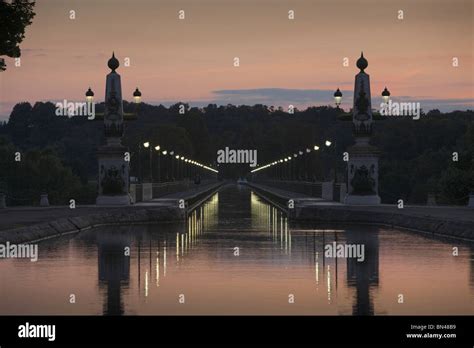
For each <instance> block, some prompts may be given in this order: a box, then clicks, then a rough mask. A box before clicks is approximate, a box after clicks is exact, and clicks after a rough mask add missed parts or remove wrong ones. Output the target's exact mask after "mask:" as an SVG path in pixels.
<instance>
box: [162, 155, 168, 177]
mask: <svg viewBox="0 0 474 348" xmlns="http://www.w3.org/2000/svg"><path fill="white" fill-rule="evenodd" d="M161 153H162V155H163V156H166V154H167V153H168V151H166V150H163V151H162V152H161ZM163 160H164V161H165V173H164V174H165V180H168V166H167V165H166V157H165V158H164V159H163Z"/></svg>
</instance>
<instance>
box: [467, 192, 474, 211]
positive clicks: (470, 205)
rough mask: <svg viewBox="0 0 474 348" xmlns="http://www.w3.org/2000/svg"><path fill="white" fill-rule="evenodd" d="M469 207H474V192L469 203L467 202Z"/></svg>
mask: <svg viewBox="0 0 474 348" xmlns="http://www.w3.org/2000/svg"><path fill="white" fill-rule="evenodd" d="M467 206H468V207H469V208H474V192H471V193H470V194H469V203H467Z"/></svg>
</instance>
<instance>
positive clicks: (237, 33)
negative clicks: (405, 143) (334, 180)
mask: <svg viewBox="0 0 474 348" xmlns="http://www.w3.org/2000/svg"><path fill="white" fill-rule="evenodd" d="M71 10H74V11H75V12H76V18H75V19H74V20H72V19H70V18H69V16H70V11H71ZM179 10H184V11H185V16H186V18H185V19H184V20H180V19H178V11H179ZM289 10H294V11H295V19H294V20H289V19H288V11H289ZM399 10H403V11H404V19H403V20H399V19H398V18H397V16H398V11H399ZM35 12H36V16H35V18H34V19H33V24H32V25H31V26H29V27H28V28H27V31H26V38H25V40H24V41H23V42H22V44H21V46H20V47H21V48H22V57H21V66H20V67H15V65H14V61H13V59H11V58H7V59H6V63H7V65H8V67H7V71H5V72H1V73H0V93H1V94H0V119H7V118H8V116H9V114H10V111H11V108H12V106H13V105H14V104H16V103H17V102H21V101H29V102H31V103H34V102H35V101H46V100H51V101H58V100H63V99H67V100H69V101H83V99H84V93H85V91H86V90H87V88H88V87H89V86H90V87H91V88H92V89H93V90H94V92H95V94H96V100H97V101H101V100H103V96H104V91H105V75H106V74H107V73H108V72H109V71H110V70H109V69H108V68H107V60H108V58H109V57H110V56H111V53H112V51H115V54H116V56H117V58H118V59H119V60H120V63H121V66H120V68H119V69H118V73H120V74H121V75H122V84H123V86H122V88H123V95H124V96H125V98H126V99H127V98H128V99H130V96H131V94H132V93H133V90H134V89H135V87H136V86H138V87H139V88H140V89H141V91H142V93H143V101H144V102H147V103H151V104H159V103H166V104H168V103H172V102H176V101H183V102H189V103H191V104H194V105H203V104H207V103H222V104H227V103H233V104H255V103H265V104H267V105H281V106H284V107H287V106H288V104H294V105H296V106H299V107H306V106H309V105H327V104H332V103H333V100H332V93H333V92H334V90H335V89H336V88H337V87H339V88H341V90H342V91H343V93H344V105H343V106H346V107H347V106H349V104H351V103H352V100H351V91H352V89H353V83H354V75H355V74H356V73H357V68H356V67H355V61H356V60H357V58H358V57H359V56H360V52H361V51H362V50H363V51H364V55H365V56H366V58H367V59H368V61H369V67H368V69H367V70H366V72H367V73H369V74H370V76H371V83H372V86H371V87H372V97H373V98H374V97H379V96H380V93H381V91H382V90H383V88H384V87H385V86H387V88H388V89H389V90H390V92H391V93H392V96H393V98H394V99H395V100H400V101H419V102H421V107H422V108H423V109H426V110H429V109H431V108H439V109H441V110H453V109H461V110H465V109H468V108H470V109H472V108H474V92H473V80H474V77H473V61H474V60H473V31H474V29H473V18H474V14H473V1H472V0H443V1H440V0H406V1H389V0H360V1H355V0H305V1H300V0H201V1H195V0H173V1H172V0H166V1H164V0H163V1H162V0H157V1H152V0H134V1H130V0H127V1H125V0H74V1H73V0H68V1H66V0H37V1H36V6H35ZM126 57H129V58H130V62H131V66H130V67H125V66H124V59H125V58H126ZM234 57H239V59H240V67H234V66H233V60H234ZM344 57H348V58H349V67H344V66H343V59H344ZM453 57H457V58H458V59H459V67H453V66H452V60H453ZM376 100H377V99H375V101H376ZM373 103H374V102H373ZM375 105H376V104H375Z"/></svg>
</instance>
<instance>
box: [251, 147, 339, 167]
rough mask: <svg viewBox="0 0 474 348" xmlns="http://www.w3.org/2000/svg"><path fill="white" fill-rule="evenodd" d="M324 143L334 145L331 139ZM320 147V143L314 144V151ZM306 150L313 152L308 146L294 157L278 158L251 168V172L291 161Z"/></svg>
mask: <svg viewBox="0 0 474 348" xmlns="http://www.w3.org/2000/svg"><path fill="white" fill-rule="evenodd" d="M324 145H325V146H326V147H329V146H331V145H332V142H331V141H329V140H326V141H325V142H324ZM319 149H320V147H319V146H318V145H314V147H313V150H314V151H319ZM305 152H306V153H310V152H311V149H310V148H307V149H306V150H305V151H298V152H296V153H294V154H293V157H292V156H288V157H284V158H281V159H278V160H276V161H274V162H271V163H268V164H265V165H264V166H261V167H258V168H256V169H254V170H251V171H250V172H251V173H255V172H258V171H259V170H262V169H265V168H268V167H271V166H275V165H277V164H280V163H285V162H288V161H291V160H292V159H293V158H296V157H298V156H302V155H303V154H304V153H305Z"/></svg>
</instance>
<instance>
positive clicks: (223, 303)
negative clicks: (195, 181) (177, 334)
mask: <svg viewBox="0 0 474 348" xmlns="http://www.w3.org/2000/svg"><path fill="white" fill-rule="evenodd" d="M332 242H336V243H347V244H364V245H365V261H364V262H358V261H357V260H356V259H354V258H352V259H338V258H328V257H326V256H325V250H324V246H325V245H326V244H329V243H332ZM450 243H451V244H450ZM455 245H456V246H458V247H459V250H460V254H459V256H458V257H457V258H455V259H453V258H452V257H451V256H450V255H451V253H450V252H451V250H452V246H453V244H452V242H446V241H440V240H435V239H432V238H428V237H426V236H422V235H417V234H414V233H410V232H402V231H397V230H387V229H381V228H376V227H366V226H365V227H364V226H349V227H346V228H342V227H339V228H334V227H328V226H317V225H315V224H309V225H308V224H302V225H292V224H290V223H289V221H288V219H287V216H286V215H285V213H284V212H282V211H280V210H279V209H277V208H275V207H274V206H271V205H269V204H267V203H266V202H265V201H263V200H262V199H260V198H259V197H258V196H257V195H256V194H254V193H253V192H250V191H249V190H248V189H247V188H242V187H241V188H239V189H238V190H236V189H235V188H232V187H229V188H226V189H224V190H222V191H221V192H220V193H219V194H218V195H215V196H213V197H212V198H211V199H210V200H209V201H208V202H207V203H205V204H204V205H202V206H200V207H198V208H196V209H195V210H194V211H191V212H190V213H189V215H188V216H187V218H186V220H185V221H183V223H181V224H163V225H149V226H118V227H117V226H113V227H109V228H107V227H103V228H100V229H99V230H89V231H85V232H83V233H80V234H78V235H75V236H69V237H64V238H59V239H57V240H51V241H47V242H44V243H42V244H40V256H41V255H43V256H42V257H40V259H39V261H38V263H36V264H35V265H33V264H31V263H27V262H22V261H20V260H15V261H6V262H5V261H2V262H0V267H1V268H2V269H1V270H2V275H3V276H4V278H5V279H9V277H12V279H13V277H15V275H16V274H21V275H22V277H21V278H20V279H17V278H15V279H16V282H15V283H14V284H16V285H11V282H3V283H2V288H1V289H0V295H1V296H0V299H5V298H8V299H9V300H8V301H5V300H0V313H2V314H3V313H5V314H9V313H10V314H12V313H25V314H26V313H29V314H62V313H64V314H68V313H69V314H70V313H71V308H70V307H69V306H68V305H67V301H63V298H66V297H67V294H69V293H71V291H72V290H71V289H74V291H76V292H77V293H78V295H79V298H87V299H88V300H87V301H83V302H81V304H80V305H76V307H74V308H76V309H75V310H76V311H77V312H75V313H78V314H87V313H96V314H106V315H122V314H353V315H372V314H387V313H389V314H474V306H473V302H472V301H473V294H474V290H473V289H474V271H473V269H474V262H473V259H474V257H473V255H474V251H473V250H474V248H473V247H472V246H471V245H466V244H461V243H457V242H456V243H455ZM235 246H238V247H239V248H240V249H241V254H240V256H239V257H235V256H234V255H233V252H232V251H233V248H234V247H235ZM126 247H130V249H131V255H130V256H127V255H126V254H125V253H124V250H125V249H126ZM42 250H43V253H41V251H42ZM44 250H48V252H47V253H46V252H44ZM94 254H96V255H97V257H96V258H94V257H93V256H94ZM443 255H447V256H446V257H444V256H443ZM414 266H416V267H414ZM142 272H143V274H142ZM96 273H97V274H98V276H97V277H94V275H95V274H96ZM97 279H98V283H97ZM153 280H154V283H155V286H150V285H152V283H153ZM51 283H52V284H54V289H55V292H56V293H57V294H58V296H50V293H49V292H50V291H48V289H51V286H50V284H51ZM433 283H436V287H433V286H432V284H433ZM32 288H34V289H35V292H37V295H36V296H34V297H33V296H27V295H26V294H27V292H28V291H31V290H30V289H32ZM399 291H404V292H405V294H406V298H408V299H410V301H409V302H407V303H405V304H404V306H399V305H398V304H397V303H396V294H397V293H398V292H399ZM179 293H184V294H185V295H186V303H187V305H184V306H183V305H178V303H177V301H176V298H177V295H178V294H179ZM289 293H294V294H295V297H296V299H297V300H296V301H295V303H294V304H292V305H291V306H288V294H289ZM65 302H66V304H65Z"/></svg>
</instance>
